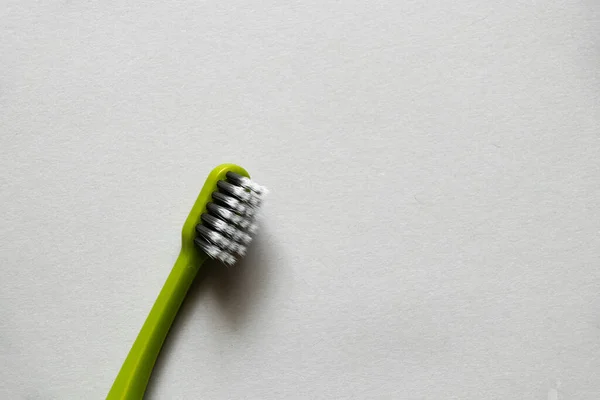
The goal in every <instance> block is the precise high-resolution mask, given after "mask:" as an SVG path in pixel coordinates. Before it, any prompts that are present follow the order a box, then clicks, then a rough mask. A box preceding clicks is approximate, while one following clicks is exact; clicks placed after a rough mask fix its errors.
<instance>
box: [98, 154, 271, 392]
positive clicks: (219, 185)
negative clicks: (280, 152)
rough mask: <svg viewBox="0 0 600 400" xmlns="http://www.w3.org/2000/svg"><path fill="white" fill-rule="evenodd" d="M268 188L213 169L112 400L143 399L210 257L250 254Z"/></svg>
mask: <svg viewBox="0 0 600 400" xmlns="http://www.w3.org/2000/svg"><path fill="white" fill-rule="evenodd" d="M265 194H266V189H265V188H264V187H262V186H259V185H257V184H256V183H255V182H253V181H252V180H250V178H249V175H248V172H246V170H245V169H243V168H242V167H240V166H237V165H234V164H222V165H219V166H218V167H216V168H215V169H213V170H212V172H211V173H210V175H209V176H208V178H207V179H206V182H205V183H204V186H203V187H202V190H201V191H200V194H199V195H198V198H197V199H196V202H195V203H194V206H193V207H192V210H191V211H190V214H189V215H188V217H187V219H186V220H185V223H184V224H183V231H182V243H181V252H180V253H179V257H177V261H175V265H174V266H173V269H172V270H171V273H170V274H169V277H168V278H167V281H166V282H165V284H164V286H163V288H162V290H161V291H160V294H159V295H158V298H157V299H156V301H155V303H154V306H152V309H151V310H150V314H149V315H148V317H147V318H146V322H144V326H142V329H141V330H140V333H139V334H138V336H137V339H136V340H135V342H134V343H133V346H132V347H131V350H130V351H129V354H128V355H127V358H126V359H125V362H124V363H123V366H122V367H121V370H120V371H119V374H118V375H117V378H116V379H115V382H114V383H113V385H112V388H111V389H110V392H109V393H108V396H107V400H117V399H118V400H123V399H127V400H130V399H142V398H143V397H144V392H145V391H146V385H147V384H148V379H149V378H150V375H151V373H152V368H153V367H154V363H155V361H156V358H157V357H158V353H159V352H160V349H161V347H162V345H163V342H164V340H165V337H166V336H167V333H168V332H169V329H170V328H171V324H172V322H173V320H174V319H175V315H176V314H177V311H178V310H179V307H180V306H181V303H182V302H183V299H184V298H185V295H186V293H187V291H188V289H189V288H190V285H191V284H192V281H193V280H194V278H195V276H196V274H197V273H198V271H199V270H200V267H201V266H202V264H203V263H204V262H205V261H206V260H207V259H208V258H214V259H217V260H219V261H221V262H223V263H225V264H227V265H232V264H234V263H235V261H236V260H237V258H238V257H240V256H243V255H244V254H245V250H246V246H247V244H248V243H249V242H250V240H251V239H252V238H251V236H250V234H251V233H254V231H255V229H256V225H255V224H254V223H253V220H254V214H255V212H256V210H257V209H258V207H259V206H260V202H261V199H262V197H263V196H264V195H265Z"/></svg>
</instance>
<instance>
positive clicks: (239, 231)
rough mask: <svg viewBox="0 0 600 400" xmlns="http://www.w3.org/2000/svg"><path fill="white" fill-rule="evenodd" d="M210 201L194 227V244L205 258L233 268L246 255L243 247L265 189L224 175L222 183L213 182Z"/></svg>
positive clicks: (232, 175) (244, 178) (238, 176)
mask: <svg viewBox="0 0 600 400" xmlns="http://www.w3.org/2000/svg"><path fill="white" fill-rule="evenodd" d="M217 187H218V191H216V192H214V193H213V194H212V197H213V202H211V203H208V204H207V205H206V212H205V213H204V214H202V216H201V221H200V223H199V224H198V225H197V226H196V232H197V233H198V237H197V238H196V239H195V241H194V242H195V243H196V245H197V246H198V247H199V248H200V249H201V250H202V251H204V252H205V253H206V254H207V255H208V256H209V257H211V258H213V259H216V260H219V261H221V262H223V263H224V264H226V265H233V264H234V263H235V262H236V261H237V258H238V257H242V256H244V255H245V254H246V246H247V245H248V244H249V243H250V242H251V241H252V235H253V234H254V233H255V232H256V229H257V225H256V223H255V221H254V220H255V216H256V213H257V211H258V208H259V207H260V205H261V202H262V199H263V197H264V196H265V195H266V194H267V192H268V191H267V189H266V188H264V187H263V186H260V185H258V184H256V183H255V182H253V181H252V180H251V179H250V178H247V177H245V176H241V175H239V174H236V173H233V172H228V173H227V180H226V181H219V182H217Z"/></svg>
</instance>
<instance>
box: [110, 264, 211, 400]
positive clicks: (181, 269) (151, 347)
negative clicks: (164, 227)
mask: <svg viewBox="0 0 600 400" xmlns="http://www.w3.org/2000/svg"><path fill="white" fill-rule="evenodd" d="M182 254H183V253H182ZM182 254H180V255H179V257H178V258H177V261H176V262H175V266H174V267H173V269H172V270H171V273H170V274H169V277H168V278H167V281H166V282H165V284H164V286H163V288H162V290H161V291H160V294H159V295H158V298H157V299H156V301H155V302H154V306H152V310H150V314H148V317H147V318H146V322H144V326H142V329H141V330H140V333H139V334H138V336H137V339H136V340H135V342H134V343H133V346H132V347H131V350H130V351H129V354H128V355H127V358H126V359H125V362H124V363H123V366H122V367H121V370H120V371H119V374H118V375H117V378H116V379H115V382H114V383H113V385H112V388H111V389H110V392H109V393H108V396H107V397H106V400H133V399H135V400H137V399H142V398H143V397H144V392H145V391H146V385H147V384H148V379H149V378H150V375H151V374H152V368H153V367H154V363H155V361H156V358H157V357H158V353H159V352H160V349H161V347H162V345H163V342H164V340H165V337H166V336H167V333H169V329H170V328H171V324H172V323H173V320H174V319H175V316H176V315H177V311H178V310H179V307H180V306H181V303H182V302H183V299H184V298H185V295H186V293H187V291H188V289H189V288H190V285H191V284H192V282H193V281H194V278H195V277H196V274H197V273H198V270H199V269H200V266H201V265H202V263H203V262H204V261H205V260H206V258H204V259H202V260H201V262H192V260H190V258H189V257H184V256H183V255H182Z"/></svg>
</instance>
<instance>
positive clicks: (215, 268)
mask: <svg viewBox="0 0 600 400" xmlns="http://www.w3.org/2000/svg"><path fill="white" fill-rule="evenodd" d="M265 231H266V229H265V227H263V226H261V228H260V231H259V234H258V236H257V237H256V238H255V239H254V240H253V241H252V244H251V245H250V246H249V247H248V252H247V254H246V255H245V256H244V257H243V258H241V259H240V260H239V261H238V262H237V263H236V264H235V265H234V266H232V267H226V266H224V265H223V264H221V263H219V262H216V261H214V260H209V261H207V262H206V263H205V264H204V265H203V266H202V268H201V269H200V271H199V272H198V275H197V276H196V279H195V280H194V282H193V283H192V286H191V287H190V289H189V291H188V294H187V296H186V298H185V300H184V301H183V304H182V305H181V308H180V309H179V312H178V313H177V316H176V317H175V320H174V321H173V325H172V326H171V329H170V331H169V334H168V335H167V337H166V339H165V342H164V344H163V347H162V350H161V352H160V354H159V356H158V358H157V360H156V363H155V365H154V369H153V372H152V376H151V378H150V381H149V382H148V386H147V388H146V395H145V396H144V398H152V396H153V393H154V392H155V391H156V387H157V385H158V382H159V381H160V380H161V376H164V372H163V371H164V370H165V369H166V368H169V364H170V363H171V362H176V361H175V360H174V359H173V357H170V354H171V353H172V348H173V346H174V344H175V343H177V341H178V340H180V337H181V336H182V331H183V329H182V328H183V326H185V325H186V324H188V323H189V321H190V320H191V318H192V315H193V313H194V310H195V309H196V307H198V304H199V303H200V302H201V301H202V299H203V298H204V297H207V296H209V297H210V296H213V297H214V298H215V300H216V304H217V305H218V307H219V309H220V312H219V315H222V316H223V318H224V319H225V322H226V323H227V325H229V326H230V327H231V329H232V330H238V329H240V328H242V326H243V325H244V323H245V322H246V321H247V320H248V318H249V314H251V309H252V308H254V307H256V306H257V303H258V300H260V297H259V296H260V294H261V293H262V292H263V287H264V285H265V284H266V283H267V279H268V275H269V272H270V271H269V269H270V268H269V265H268V262H267V260H268V259H269V257H268V251H269V250H268V246H269V245H268V243H267V237H268V235H265V233H266V232H265ZM201 328H202V327H200V329H201Z"/></svg>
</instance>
